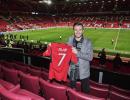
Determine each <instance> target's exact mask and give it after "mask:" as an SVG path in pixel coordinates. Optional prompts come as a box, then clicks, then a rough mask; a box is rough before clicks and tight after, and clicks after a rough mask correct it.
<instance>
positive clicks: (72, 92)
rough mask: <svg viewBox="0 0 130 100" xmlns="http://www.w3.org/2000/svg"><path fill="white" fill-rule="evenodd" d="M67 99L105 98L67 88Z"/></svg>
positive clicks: (100, 99)
mask: <svg viewBox="0 0 130 100" xmlns="http://www.w3.org/2000/svg"><path fill="white" fill-rule="evenodd" d="M67 93H68V97H69V100H105V99H104V98H98V97H95V96H91V95H88V94H84V93H81V92H77V91H75V90H73V89H68V92H67Z"/></svg>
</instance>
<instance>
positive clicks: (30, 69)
mask: <svg viewBox="0 0 130 100" xmlns="http://www.w3.org/2000/svg"><path fill="white" fill-rule="evenodd" d="M27 69H28V72H29V73H30V74H31V75H33V76H38V77H40V76H41V71H40V70H36V69H33V68H30V67H28V68H27Z"/></svg>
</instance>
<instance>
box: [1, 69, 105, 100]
mask: <svg viewBox="0 0 130 100" xmlns="http://www.w3.org/2000/svg"><path fill="white" fill-rule="evenodd" d="M2 71H3V73H4V74H3V75H4V76H3V79H4V80H5V81H6V82H10V83H13V84H20V86H19V85H16V87H11V86H12V85H10V86H5V81H4V80H1V82H0V84H1V85H2V86H5V89H4V88H2V89H0V90H1V91H0V95H1V97H3V96H8V95H5V94H6V93H9V94H10V95H11V94H13V95H14V94H17V96H19V95H20V96H21V95H22V96H23V97H24V98H25V97H26V96H27V99H25V100H30V99H28V97H32V98H33V99H34V100H44V98H46V99H47V100H50V99H54V100H68V98H75V99H69V100H76V98H79V99H77V100H82V98H84V99H83V100H94V99H95V100H104V99H103V98H98V97H95V96H91V95H86V94H82V93H81V95H79V96H78V97H76V96H74V95H75V94H74V93H75V92H76V91H75V92H74V90H72V89H69V88H68V87H66V86H63V85H60V84H57V83H49V82H48V81H45V80H43V79H42V78H39V77H36V76H31V75H29V74H25V73H23V72H21V71H17V70H14V69H8V68H5V67H2ZM10 72H12V73H10ZM5 75H6V76H5ZM18 77H19V79H18ZM3 82H4V83H3ZM6 85H7V84H6ZM8 85H9V83H8ZM6 89H8V90H10V89H11V93H10V91H7V90H6ZM4 91H5V92H4ZM71 92H72V93H71ZM70 93H71V94H70ZM76 93H77V92H76ZM13 95H12V96H11V97H13ZM39 95H40V96H43V97H44V98H43V97H40V96H39ZM80 96H81V97H80ZM15 98H17V97H15ZM4 100H6V99H4ZM14 100H19V99H14Z"/></svg>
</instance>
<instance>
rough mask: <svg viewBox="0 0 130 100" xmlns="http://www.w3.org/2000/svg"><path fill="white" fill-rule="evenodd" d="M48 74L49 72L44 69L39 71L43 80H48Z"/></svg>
mask: <svg viewBox="0 0 130 100" xmlns="http://www.w3.org/2000/svg"><path fill="white" fill-rule="evenodd" d="M48 76H49V74H48V73H47V72H45V71H42V72H41V78H43V79H44V80H48Z"/></svg>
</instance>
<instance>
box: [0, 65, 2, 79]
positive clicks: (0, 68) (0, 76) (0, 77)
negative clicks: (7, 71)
mask: <svg viewBox="0 0 130 100" xmlns="http://www.w3.org/2000/svg"><path fill="white" fill-rule="evenodd" d="M2 78H3V73H2V66H1V65H0V79H2Z"/></svg>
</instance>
